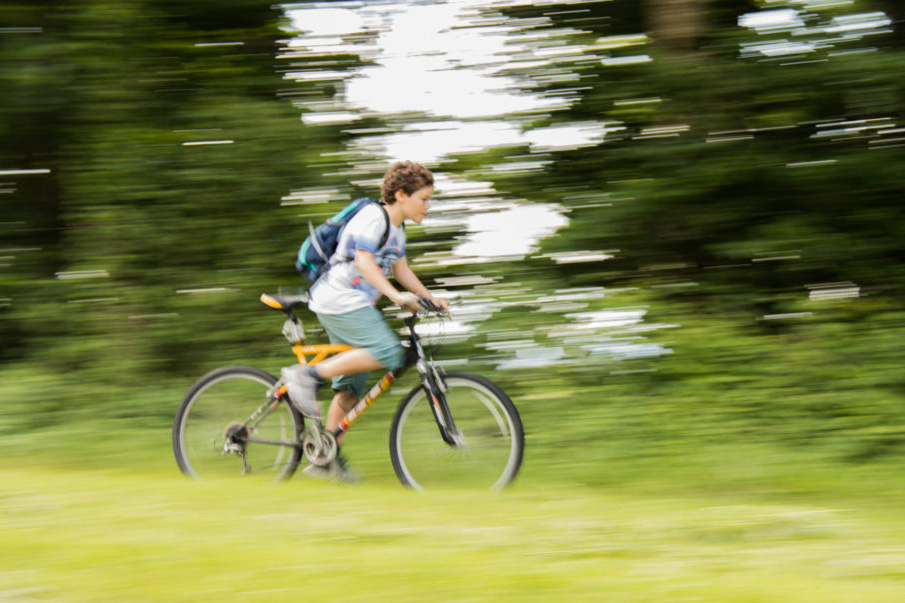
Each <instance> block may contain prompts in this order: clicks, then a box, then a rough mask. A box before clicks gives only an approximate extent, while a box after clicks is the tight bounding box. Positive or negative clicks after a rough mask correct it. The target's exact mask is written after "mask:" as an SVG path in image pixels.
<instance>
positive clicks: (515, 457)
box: [390, 373, 525, 490]
mask: <svg viewBox="0 0 905 603" xmlns="http://www.w3.org/2000/svg"><path fill="white" fill-rule="evenodd" d="M445 381H446V384H447V386H448V388H449V391H447V392H446V394H445V398H446V401H447V404H448V405H449V410H450V413H451V415H452V418H453V421H454V422H455V426H456V429H457V430H458V432H459V434H460V436H461V439H460V441H459V442H458V443H457V444H447V443H446V442H445V441H444V440H443V438H442V437H441V434H440V430H439V428H438V426H437V422H436V420H435V418H434V414H433V412H432V410H431V400H430V396H429V395H428V394H427V392H426V390H425V389H424V387H422V386H419V387H416V388H415V389H413V390H412V391H411V392H410V393H409V394H408V396H406V398H405V399H404V400H403V401H402V402H401V403H400V404H399V408H398V409H397V411H396V415H395V417H393V424H392V427H391V428H390V457H391V458H392V461H393V469H394V470H395V471H396V476H397V477H398V478H399V480H400V481H401V482H402V483H403V484H405V485H407V486H411V487H412V488H415V489H416V490H422V489H424V488H435V487H447V486H449V487H459V486H461V487H468V488H474V487H480V488H490V489H499V488H502V487H503V486H505V485H506V484H508V483H509V482H511V481H512V480H513V479H514V478H515V476H516V474H517V473H518V470H519V467H520V466H521V463H522V452H523V450H524V445H525V442H524V433H523V430H522V422H521V419H520V418H519V414H518V411H517V410H516V408H515V405H514V404H513V403H512V401H511V400H510V399H509V397H508V396H507V395H506V394H505V393H504V392H503V390H502V389H500V388H499V386H497V385H496V384H494V383H493V382H492V381H489V380H488V379H484V378H483V377H478V376H475V375H469V374H465V373H450V374H448V375H447V376H446V378H445Z"/></svg>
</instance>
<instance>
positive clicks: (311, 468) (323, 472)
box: [302, 456, 361, 484]
mask: <svg viewBox="0 0 905 603" xmlns="http://www.w3.org/2000/svg"><path fill="white" fill-rule="evenodd" d="M302 473H304V474H305V475H307V476H308V477H310V478H313V479H329V480H333V481H335V482H344V483H347V484H354V483H357V482H360V481H361V478H360V477H359V476H358V474H357V473H356V472H355V471H353V470H352V469H351V468H350V467H349V465H348V464H347V463H346V459H345V458H344V457H342V456H337V457H336V458H335V459H333V461H332V462H331V463H330V464H329V465H327V466H325V467H324V466H321V465H315V464H313V463H312V464H310V465H308V466H307V467H305V468H304V469H302Z"/></svg>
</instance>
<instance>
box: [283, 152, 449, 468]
mask: <svg viewBox="0 0 905 603" xmlns="http://www.w3.org/2000/svg"><path fill="white" fill-rule="evenodd" d="M433 192H434V177H433V174H431V172H430V171H429V170H427V169H426V168H425V167H423V166H421V165H419V164H417V163H413V162H411V161H403V162H398V163H395V164H393V165H392V166H391V167H390V168H389V169H388V170H387V172H386V174H385V175H384V178H383V183H382V185H381V205H377V204H371V205H369V206H367V207H365V208H364V209H362V210H361V211H360V212H359V213H358V214H356V215H355V217H353V218H352V219H351V220H350V221H349V223H348V224H346V226H345V227H344V228H343V230H342V234H341V235H340V238H339V243H338V245H337V248H336V252H335V253H334V254H333V256H332V257H331V258H330V263H329V269H328V270H327V272H326V273H324V274H323V276H321V277H320V278H319V279H318V280H317V281H316V282H315V284H314V285H313V286H312V288H311V291H310V292H309V295H310V300H311V301H310V302H309V304H308V307H309V308H310V309H311V310H312V311H313V312H314V313H315V314H317V317H318V319H319V320H320V322H321V325H323V327H324V329H325V330H326V332H327V335H328V336H329V338H330V342H331V343H342V344H346V345H351V346H353V347H354V348H355V349H354V350H349V351H347V352H343V353H340V354H337V355H336V356H333V357H332V358H329V359H327V360H324V361H323V362H320V363H318V364H317V365H312V366H299V365H294V366H291V367H286V368H284V369H282V371H281V374H282V377H283V380H284V382H285V383H286V387H287V390H288V392H289V399H290V401H291V402H292V404H293V406H295V407H296V409H297V410H298V411H299V412H301V413H302V414H303V415H305V416H306V417H309V418H312V419H314V420H320V416H321V413H320V409H319V408H318V404H317V401H316V399H315V398H316V392H317V388H318V387H319V386H320V385H321V384H323V383H324V382H326V380H327V379H332V381H333V390H334V391H335V392H336V393H335V396H334V398H333V401H332V402H331V403H330V408H329V410H328V411H327V421H326V428H327V430H328V431H333V430H334V429H336V427H337V426H338V424H339V422H340V421H341V420H342V418H343V417H344V416H345V414H346V413H347V412H348V411H349V410H351V408H352V407H353V406H354V405H355V403H356V402H357V401H358V399H359V398H360V397H361V395H362V394H363V392H364V389H365V386H366V384H367V377H368V372H370V371H373V370H378V369H386V370H395V369H398V368H400V367H401V366H402V363H403V360H404V353H403V348H402V346H401V344H400V342H399V338H398V337H397V336H396V334H395V333H394V332H393V330H392V329H391V328H390V326H389V325H388V324H387V322H386V320H385V319H384V317H383V314H382V313H381V312H380V310H378V309H377V307H376V304H377V301H378V300H379V299H380V297H381V296H384V295H385V296H386V297H387V298H389V300H390V301H392V302H393V303H395V304H397V305H399V306H400V307H401V308H403V309H405V310H411V311H414V310H417V309H418V297H419V296H420V297H424V298H427V299H428V300H429V301H431V302H433V303H434V304H436V305H438V306H440V307H442V308H443V309H444V310H445V311H446V312H447V313H448V312H449V303H448V302H447V301H446V300H445V299H441V298H436V297H434V296H433V294H431V292H430V291H428V289H427V288H426V287H425V286H424V285H423V284H422V283H421V281H420V279H419V278H418V277H417V275H415V273H414V272H413V271H412V269H411V268H410V267H409V264H408V260H407V259H406V253H405V229H404V228H403V223H404V222H405V220H411V221H413V222H415V223H416V224H420V223H421V221H422V220H423V219H424V217H425V216H426V215H427V212H428V209H429V208H430V199H431V197H432V195H433ZM384 212H386V215H384ZM387 218H388V219H387ZM387 229H389V230H388V231H387ZM384 234H386V237H385V238H384ZM384 239H385V243H384V244H383V245H382V246H381V245H380V242H381V241H382V240H384ZM390 273H392V275H393V277H394V278H395V280H396V282H397V283H399V285H401V286H402V287H403V288H404V289H405V290H406V291H407V292H400V291H399V290H398V289H397V288H396V287H395V286H393V284H392V283H391V282H390V281H389V280H388V278H387V276H388V275H389V274H390ZM340 439H341V437H340ZM304 472H305V473H306V474H308V475H310V476H313V477H335V478H338V479H344V480H349V479H351V478H352V477H353V476H352V474H351V473H350V472H349V471H348V469H347V467H346V465H345V461H344V460H343V459H342V458H341V457H340V456H339V455H338V454H337V457H336V460H335V461H334V462H333V463H332V465H331V466H329V467H326V468H323V467H319V466H317V465H309V466H308V467H307V468H305V470H304Z"/></svg>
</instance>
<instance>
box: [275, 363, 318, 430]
mask: <svg viewBox="0 0 905 603" xmlns="http://www.w3.org/2000/svg"><path fill="white" fill-rule="evenodd" d="M280 375H281V376H282V377H283V382H284V383H285V384H286V391H288V392H289V401H290V402H292V405H293V406H294V407H295V408H296V410H298V411H299V412H300V413H302V414H303V415H305V416H306V417H309V418H313V419H320V417H321V409H320V407H318V405H317V400H316V399H315V398H316V394H317V388H318V386H319V385H320V382H319V381H318V380H317V379H315V378H314V377H312V376H311V375H309V374H308V367H306V366H302V365H300V364H297V365H295V366H287V367H285V368H283V369H282V370H280Z"/></svg>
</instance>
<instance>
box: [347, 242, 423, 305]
mask: <svg viewBox="0 0 905 603" xmlns="http://www.w3.org/2000/svg"><path fill="white" fill-rule="evenodd" d="M400 259H404V258H400ZM396 263H397V264H398V263H399V262H398V261H397V262H396ZM355 268H357V269H358V271H359V272H360V273H361V276H362V277H363V278H364V279H365V280H366V281H368V282H369V283H371V284H372V285H374V287H375V288H376V289H377V290H378V291H380V292H381V293H383V294H384V295H386V296H387V298H389V300H390V301H391V302H393V303H394V304H398V305H399V306H400V307H402V308H405V309H407V310H411V311H415V310H417V309H418V298H417V297H415V296H414V295H412V294H411V293H400V292H399V291H398V290H396V287H394V286H393V283H391V282H390V281H389V280H388V279H387V277H385V276H384V275H383V270H381V269H380V266H378V265H377V262H375V261H374V254H373V253H371V252H369V251H365V250H364V249H357V250H356V251H355ZM395 272H396V270H395V266H394V268H393V273H394V275H395ZM409 272H411V270H409ZM413 276H414V274H413ZM416 279H417V277H416ZM399 282H400V283H402V281H399ZM419 284H420V281H419ZM403 286H405V285H404V283H403ZM421 286H422V287H424V285H421ZM425 291H426V289H425Z"/></svg>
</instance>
